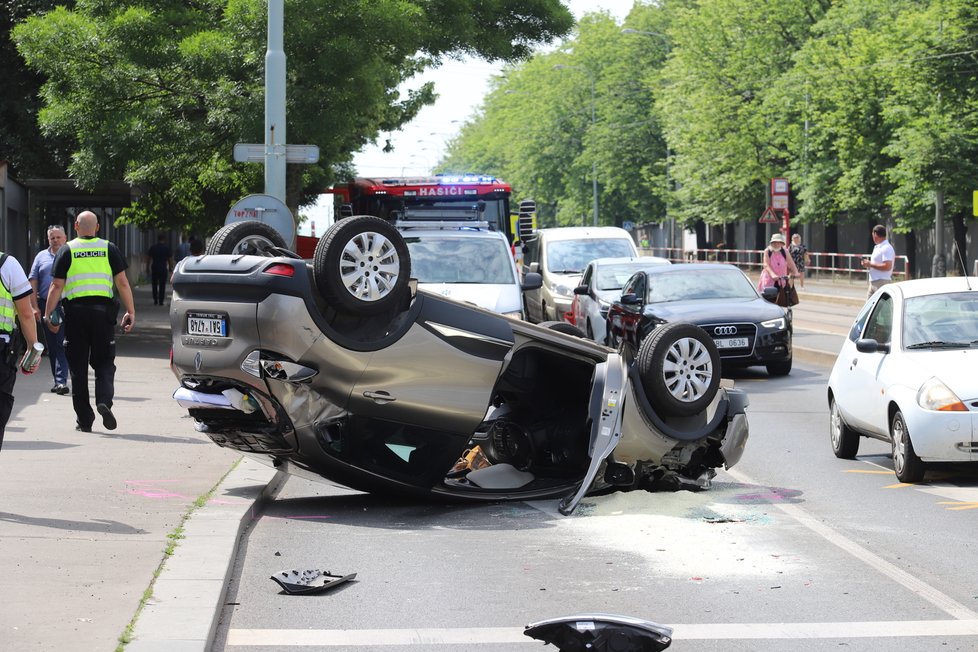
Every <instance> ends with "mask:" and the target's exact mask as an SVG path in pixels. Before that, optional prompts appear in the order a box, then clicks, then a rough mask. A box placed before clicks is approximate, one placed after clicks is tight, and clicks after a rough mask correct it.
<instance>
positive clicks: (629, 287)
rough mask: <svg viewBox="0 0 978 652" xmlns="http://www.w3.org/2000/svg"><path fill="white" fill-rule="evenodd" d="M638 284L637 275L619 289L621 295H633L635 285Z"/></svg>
mask: <svg viewBox="0 0 978 652" xmlns="http://www.w3.org/2000/svg"><path fill="white" fill-rule="evenodd" d="M637 282H638V275H635V276H633V277H632V278H630V279H629V280H628V281H627V282H626V283H625V285H623V286H622V288H621V293H622V294H623V295H624V294H635V284H636V283H637Z"/></svg>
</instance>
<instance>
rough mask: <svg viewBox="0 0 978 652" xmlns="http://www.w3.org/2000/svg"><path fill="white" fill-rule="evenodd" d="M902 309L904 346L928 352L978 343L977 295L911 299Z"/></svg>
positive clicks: (965, 293) (932, 295) (936, 295)
mask: <svg viewBox="0 0 978 652" xmlns="http://www.w3.org/2000/svg"><path fill="white" fill-rule="evenodd" d="M903 305H904V307H903V330H904V335H903V345H904V346H905V347H906V348H913V349H927V348H942V347H945V348H946V347H967V346H972V345H975V344H976V343H978V293H976V292H950V293H947V294H931V295H927V296H922V297H912V298H909V299H907V300H906V301H905V302H904V304H903Z"/></svg>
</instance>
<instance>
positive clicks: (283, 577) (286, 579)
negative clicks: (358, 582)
mask: <svg viewBox="0 0 978 652" xmlns="http://www.w3.org/2000/svg"><path fill="white" fill-rule="evenodd" d="M356 576H357V574H356V573H351V574H349V575H333V574H331V573H330V571H321V570H319V569H312V570H304V571H297V570H287V571H279V572H278V573H275V574H274V575H272V576H271V579H273V580H275V581H276V582H277V583H278V584H279V586H281V587H282V588H283V589H284V590H285V592H286V593H291V594H298V593H318V592H320V591H325V590H326V589H330V588H333V587H334V586H336V585H337V584H342V583H343V582H349V581H350V580H352V579H354V578H355V577H356Z"/></svg>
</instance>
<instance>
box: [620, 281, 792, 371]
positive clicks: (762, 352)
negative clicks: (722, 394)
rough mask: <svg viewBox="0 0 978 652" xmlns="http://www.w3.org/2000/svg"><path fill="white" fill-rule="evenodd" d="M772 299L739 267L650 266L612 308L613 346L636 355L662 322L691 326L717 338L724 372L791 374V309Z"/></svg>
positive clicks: (629, 286)
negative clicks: (756, 368) (739, 369)
mask: <svg viewBox="0 0 978 652" xmlns="http://www.w3.org/2000/svg"><path fill="white" fill-rule="evenodd" d="M771 299H773V295H772V297H771V298H769V299H766V298H764V297H762V296H761V294H760V293H758V291H757V289H756V288H755V287H754V283H753V282H752V281H751V280H750V279H749V278H748V277H747V275H746V274H744V273H743V272H742V271H741V270H740V269H739V268H738V267H735V266H734V265H727V264H721V263H690V264H684V265H663V266H662V267H649V268H647V269H645V270H643V271H641V272H637V273H636V274H634V275H633V276H632V277H631V278H629V279H628V281H627V282H626V283H625V285H624V286H623V287H622V294H621V297H620V298H619V299H618V300H617V301H615V302H614V303H612V304H611V308H610V309H609V311H608V322H607V328H608V334H609V342H610V344H611V346H613V347H615V348H620V347H625V348H626V349H629V350H630V351H631V352H632V353H634V352H636V351H638V349H639V345H640V344H641V342H642V340H643V339H644V338H645V337H646V336H648V335H649V334H650V333H652V332H653V331H655V329H657V328H658V327H660V326H662V325H663V324H666V323H669V322H675V321H683V322H690V323H693V324H696V325H697V326H699V327H701V328H702V329H704V330H705V331H706V332H707V333H709V334H710V336H711V337H712V338H713V342H714V343H715V344H716V347H717V350H718V352H719V354H720V362H721V368H722V369H723V370H729V369H731V368H736V367H751V366H762V365H763V366H764V367H767V371H768V373H769V374H771V375H772V376H786V375H787V374H789V373H790V372H791V311H790V310H787V311H786V310H785V309H784V308H782V307H780V306H778V305H776V304H775V303H773V301H772V300H771ZM693 353H695V352H693ZM666 362H667V363H668V361H666ZM676 363H677V364H679V363H680V362H679V361H678V360H677V361H676Z"/></svg>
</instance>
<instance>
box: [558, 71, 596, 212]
mask: <svg viewBox="0 0 978 652" xmlns="http://www.w3.org/2000/svg"><path fill="white" fill-rule="evenodd" d="M572 68H576V69H578V70H583V71H584V73H585V74H586V75H587V77H588V81H589V82H590V84H591V128H592V129H594V125H595V122H596V119H595V113H594V75H593V74H592V73H591V71H590V70H588V69H587V68H585V67H584V66H566V65H564V64H560V63H558V64H557V65H555V66H554V70H569V69H572ZM591 199H592V200H593V202H594V206H593V208H592V210H593V214H594V226H597V225H598V159H597V156H595V155H593V154H592V156H591Z"/></svg>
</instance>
